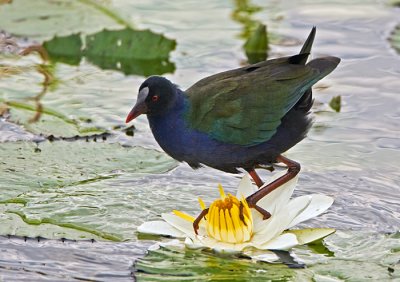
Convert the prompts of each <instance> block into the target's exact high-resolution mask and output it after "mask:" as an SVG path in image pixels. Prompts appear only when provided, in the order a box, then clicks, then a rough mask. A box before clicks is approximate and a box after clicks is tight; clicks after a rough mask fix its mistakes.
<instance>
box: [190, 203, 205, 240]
mask: <svg viewBox="0 0 400 282" xmlns="http://www.w3.org/2000/svg"><path fill="white" fill-rule="evenodd" d="M207 213H208V208H207V209H204V210H202V211H201V213H200V214H199V215H198V216H197V218H196V219H195V220H194V221H193V229H194V233H196V235H199V233H198V230H199V223H200V221H201V220H202V219H203V217H204V219H206V218H205V217H206V215H207Z"/></svg>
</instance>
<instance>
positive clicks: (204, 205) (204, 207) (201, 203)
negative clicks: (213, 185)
mask: <svg viewBox="0 0 400 282" xmlns="http://www.w3.org/2000/svg"><path fill="white" fill-rule="evenodd" d="M199 204H200V207H201V209H202V210H205V209H206V204H205V203H204V201H203V199H202V198H200V197H199Z"/></svg>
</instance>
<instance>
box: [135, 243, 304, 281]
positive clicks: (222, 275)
mask: <svg viewBox="0 0 400 282" xmlns="http://www.w3.org/2000/svg"><path fill="white" fill-rule="evenodd" d="M135 277H136V278H137V279H138V280H140V281H177V280H180V279H187V280H188V281H204V280H208V281H263V280H265V279H266V277H268V280H269V281H296V277H297V274H296V272H295V271H294V270H293V269H290V268H288V267H287V266H285V265H283V264H267V263H253V262H252V261H251V260H249V259H244V258H237V257H234V256H232V257H226V256H217V255H215V254H213V253H207V252H199V251H193V250H187V249H186V250H185V249H173V248H160V249H157V250H151V251H149V253H148V254H147V255H146V257H144V258H142V259H139V260H138V261H137V262H136V264H135Z"/></svg>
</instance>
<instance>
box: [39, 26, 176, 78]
mask: <svg viewBox="0 0 400 282" xmlns="http://www.w3.org/2000/svg"><path fill="white" fill-rule="evenodd" d="M81 37H83V38H84V39H85V42H86V45H85V46H84V43H83V41H82V40H81ZM175 46H176V41H175V40H171V39H168V38H166V37H164V36H163V35H161V34H157V33H154V32H152V31H150V30H133V29H131V28H126V29H123V30H103V31H101V32H98V33H95V34H92V35H88V36H86V37H84V36H83V35H82V34H72V35H69V36H64V37H58V36H56V37H54V38H53V39H51V40H49V41H45V42H44V43H43V47H44V48H45V49H46V50H47V52H48V54H49V56H50V59H51V60H52V61H55V62H63V63H67V64H71V65H78V64H79V62H80V60H81V58H82V57H83V56H85V57H86V58H87V59H88V60H89V61H90V62H91V63H93V64H95V65H97V66H99V67H100V68H102V69H112V70H118V71H121V72H123V73H124V74H137V75H144V76H148V75H151V74H163V73H167V72H173V71H174V70H175V65H174V64H173V63H171V62H170V61H169V59H168V58H169V54H170V52H171V51H172V50H174V49H175Z"/></svg>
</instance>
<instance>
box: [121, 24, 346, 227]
mask: <svg viewBox="0 0 400 282" xmlns="http://www.w3.org/2000/svg"><path fill="white" fill-rule="evenodd" d="M315 34H316V27H315V26H314V27H313V28H312V30H311V32H310V34H309V36H308V38H307V39H306V41H305V43H304V45H303V47H302V48H301V51H300V52H299V54H296V55H293V56H286V57H280V58H275V59H270V60H266V61H262V62H258V63H255V64H251V65H247V66H244V67H240V68H237V69H233V70H228V71H224V72H221V73H217V74H214V75H211V76H208V77H206V78H203V79H201V80H200V81H198V82H196V83H195V84H194V85H192V86H191V87H189V88H188V89H187V90H185V91H183V90H181V89H180V88H179V87H178V86H177V85H175V84H174V83H172V82H171V81H170V80H168V79H166V78H164V77H161V76H150V77H149V78H147V79H146V80H145V81H144V82H143V83H142V84H141V85H140V87H139V92H138V96H137V100H136V104H135V105H134V107H133V108H132V110H131V111H130V112H129V114H128V116H127V118H126V123H129V122H130V121H132V120H133V119H135V118H136V117H138V116H139V115H141V114H147V119H148V122H149V125H150V128H151V131H152V133H153V136H154V138H155V139H156V141H157V142H158V144H159V145H160V146H161V148H162V149H163V150H164V151H165V152H166V153H167V154H168V155H170V156H171V157H172V158H174V159H176V160H178V161H180V162H186V163H187V164H189V165H190V166H191V167H192V168H194V169H197V168H200V167H201V166H209V167H212V168H215V169H217V170H221V171H224V172H228V173H239V172H240V169H244V170H245V171H247V172H248V173H249V175H250V176H251V177H252V178H253V180H254V182H255V184H256V185H257V186H258V187H259V189H258V190H257V191H256V192H255V193H254V194H252V195H250V196H248V197H247V198H246V201H247V203H248V205H249V207H251V208H254V209H256V210H257V211H258V212H260V213H261V214H262V216H263V219H268V218H269V217H270V216H271V214H270V213H269V212H268V211H266V210H264V209H262V208H261V207H259V206H257V202H258V201H259V200H261V199H262V198H263V197H265V196H266V195H267V194H269V193H270V192H272V191H273V190H275V189H277V188H278V187H279V186H281V185H283V184H284V183H286V182H287V181H289V180H290V179H292V178H294V177H295V176H296V175H297V174H298V173H299V171H300V164H299V163H298V162H296V161H293V160H291V159H289V158H287V157H285V156H283V155H282V153H284V152H286V151H287V150H288V149H290V148H291V147H293V146H294V145H296V144H297V143H298V142H300V141H301V140H303V139H304V138H305V136H306V134H307V132H308V130H309V129H310V127H311V125H312V117H311V115H310V111H311V107H312V105H313V101H314V99H313V96H312V86H313V85H314V84H315V83H317V82H318V81H319V80H321V79H322V78H324V77H325V76H327V75H328V74H329V73H331V72H332V71H333V70H334V69H335V68H336V67H337V65H338V64H339V62H340V59H339V58H337V57H333V56H326V57H321V58H316V59H313V60H311V61H309V62H308V63H307V60H308V57H309V55H310V52H311V48H312V45H313V42H314V38H315ZM275 163H283V164H285V165H286V166H287V172H286V173H285V174H284V175H283V176H281V177H279V178H277V179H276V180H274V181H273V182H271V183H269V184H266V185H265V184H264V182H263V181H262V180H261V178H260V177H259V176H258V174H257V172H256V170H255V169H256V168H259V167H262V166H264V167H265V166H267V165H273V164H275ZM204 215H205V213H204V212H203V213H202V214H201V215H199V217H198V218H197V219H196V221H195V223H194V228H195V230H196V228H198V223H199V221H200V220H201V217H202V216H204Z"/></svg>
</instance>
